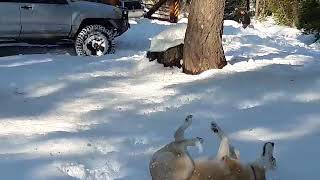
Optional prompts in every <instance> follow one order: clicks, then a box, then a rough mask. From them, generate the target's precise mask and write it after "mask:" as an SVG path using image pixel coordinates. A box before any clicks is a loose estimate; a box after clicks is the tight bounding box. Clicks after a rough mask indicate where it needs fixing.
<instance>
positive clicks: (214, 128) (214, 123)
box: [211, 122, 220, 133]
mask: <svg viewBox="0 0 320 180" xmlns="http://www.w3.org/2000/svg"><path fill="white" fill-rule="evenodd" d="M211 130H212V131H213V132H214V133H219V131H220V128H219V126H218V124H217V123H216V122H211Z"/></svg>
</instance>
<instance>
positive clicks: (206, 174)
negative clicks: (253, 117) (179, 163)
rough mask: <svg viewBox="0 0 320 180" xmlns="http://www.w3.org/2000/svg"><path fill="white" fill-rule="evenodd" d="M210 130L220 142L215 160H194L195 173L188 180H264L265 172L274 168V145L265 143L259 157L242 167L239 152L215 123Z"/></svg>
mask: <svg viewBox="0 0 320 180" xmlns="http://www.w3.org/2000/svg"><path fill="white" fill-rule="evenodd" d="M211 130H212V131H213V133H214V134H215V135H217V136H218V137H219V139H220V141H221V143H220V147H219V150H218V153H217V155H216V158H215V159H213V160H210V159H208V160H196V161H195V171H194V173H193V175H192V176H191V177H190V179H189V180H209V179H212V180H213V179H215V180H265V179H266V175H265V174H266V171H268V170H271V169H274V168H275V166H276V162H275V158H274V157H273V149H274V143H271V142H268V143H265V144H264V147H263V153H262V155H261V157H259V158H258V160H256V161H254V162H252V163H249V164H245V165H244V164H241V163H240V153H239V151H238V150H236V149H235V148H234V147H233V146H232V145H231V143H230V140H229V138H228V137H227V136H226V134H225V133H224V132H223V131H222V129H221V128H220V127H219V126H218V125H217V124H216V123H215V122H213V123H211Z"/></svg>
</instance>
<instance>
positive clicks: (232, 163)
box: [222, 156, 241, 174]
mask: <svg viewBox="0 0 320 180" xmlns="http://www.w3.org/2000/svg"><path fill="white" fill-rule="evenodd" d="M222 161H223V162H224V163H225V165H226V166H227V167H228V168H229V170H230V172H231V174H238V173H240V172H241V164H240V162H239V161H238V160H235V159H231V158H230V157H229V156H223V157H222Z"/></svg>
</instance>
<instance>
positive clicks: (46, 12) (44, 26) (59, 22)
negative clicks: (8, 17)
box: [20, 0, 72, 38]
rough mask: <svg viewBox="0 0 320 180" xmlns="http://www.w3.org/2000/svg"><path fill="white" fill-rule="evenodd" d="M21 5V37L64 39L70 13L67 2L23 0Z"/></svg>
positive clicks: (68, 27) (60, 0) (66, 33)
mask: <svg viewBox="0 0 320 180" xmlns="http://www.w3.org/2000/svg"><path fill="white" fill-rule="evenodd" d="M23 2H25V3H22V5H21V7H20V8H21V26H22V29H21V35H20V36H21V37H22V38H28V37H33V38H34V36H35V35H36V37H39V38H50V37H66V36H68V35H69V33H70V31H71V16H72V11H71V9H70V5H69V4H68V2H67V0H24V1H23Z"/></svg>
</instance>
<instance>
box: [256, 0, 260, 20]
mask: <svg viewBox="0 0 320 180" xmlns="http://www.w3.org/2000/svg"><path fill="white" fill-rule="evenodd" d="M259 9H260V0H256V12H255V17H256V19H257V18H258V17H259V14H260V12H259V11H260V10H259Z"/></svg>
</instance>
